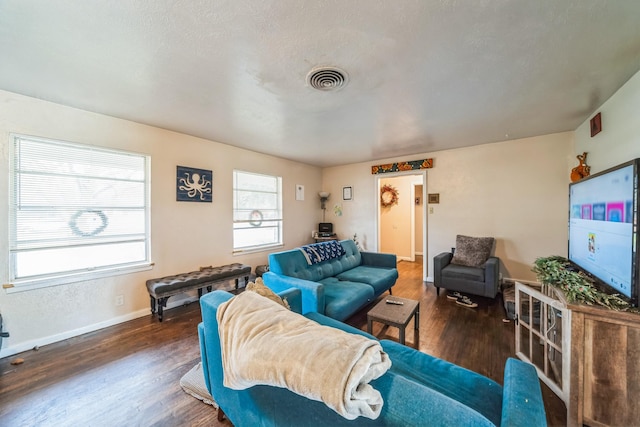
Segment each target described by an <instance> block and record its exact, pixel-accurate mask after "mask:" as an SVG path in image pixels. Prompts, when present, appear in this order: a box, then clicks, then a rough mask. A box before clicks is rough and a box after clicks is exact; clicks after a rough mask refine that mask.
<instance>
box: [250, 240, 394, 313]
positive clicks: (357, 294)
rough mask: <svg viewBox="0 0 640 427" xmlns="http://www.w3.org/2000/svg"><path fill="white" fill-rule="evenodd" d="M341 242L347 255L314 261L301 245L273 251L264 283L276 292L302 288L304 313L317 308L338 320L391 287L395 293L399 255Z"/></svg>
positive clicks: (351, 241) (354, 311)
mask: <svg viewBox="0 0 640 427" xmlns="http://www.w3.org/2000/svg"><path fill="white" fill-rule="evenodd" d="M321 245H323V244H322V243H318V244H315V245H314V244H312V245H309V246H311V247H314V246H320V247H321ZM340 245H342V248H343V249H344V252H345V253H344V255H342V256H340V257H338V258H333V259H328V260H325V261H322V262H319V263H316V264H312V265H309V263H308V261H307V259H306V258H305V255H304V254H303V252H302V251H301V250H300V249H299V248H296V249H291V250H288V251H283V252H276V253H272V254H270V255H269V272H267V273H265V274H263V275H262V279H263V280H264V284H265V285H266V286H268V287H269V288H271V289H272V290H273V291H274V292H281V291H284V290H286V289H289V288H297V289H300V290H301V291H302V313H308V312H311V311H315V312H318V313H320V314H324V315H326V316H329V317H331V318H333V319H337V320H345V319H347V318H349V317H350V316H351V315H352V314H354V313H356V312H357V311H358V310H360V309H361V308H362V307H364V306H366V305H367V304H369V303H371V302H372V301H374V300H375V299H376V298H377V297H378V296H380V295H382V294H383V293H384V292H386V291H387V290H388V291H389V293H391V287H392V286H393V285H395V283H396V279H397V278H398V269H397V268H396V256H395V255H393V254H385V253H377V252H366V251H360V250H358V248H357V246H356V244H355V242H354V241H353V240H342V241H340Z"/></svg>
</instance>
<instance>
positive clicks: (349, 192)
mask: <svg viewBox="0 0 640 427" xmlns="http://www.w3.org/2000/svg"><path fill="white" fill-rule="evenodd" d="M352 198H353V189H352V188H351V187H342V200H351V199H352Z"/></svg>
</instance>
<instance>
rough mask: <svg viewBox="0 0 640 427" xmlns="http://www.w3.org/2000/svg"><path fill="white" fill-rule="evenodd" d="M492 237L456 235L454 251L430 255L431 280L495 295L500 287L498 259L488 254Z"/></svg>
mask: <svg viewBox="0 0 640 427" xmlns="http://www.w3.org/2000/svg"><path fill="white" fill-rule="evenodd" d="M493 243H494V239H493V237H469V236H461V235H458V236H457V237H456V248H455V249H454V251H453V252H443V253H441V254H439V255H436V256H435V257H434V258H433V284H434V286H435V287H436V292H437V294H438V295H440V288H445V289H447V290H449V291H458V292H461V293H466V294H472V295H480V296H483V297H489V298H495V297H496V295H497V294H498V291H499V290H500V260H499V259H498V258H497V257H494V256H491V255H490V254H491V250H492V248H493Z"/></svg>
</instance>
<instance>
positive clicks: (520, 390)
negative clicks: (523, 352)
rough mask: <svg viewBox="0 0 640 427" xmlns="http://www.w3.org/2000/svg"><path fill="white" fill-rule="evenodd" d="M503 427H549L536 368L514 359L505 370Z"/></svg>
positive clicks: (508, 362) (510, 359)
mask: <svg viewBox="0 0 640 427" xmlns="http://www.w3.org/2000/svg"><path fill="white" fill-rule="evenodd" d="M501 425H503V426H515V427H518V426H523V427H525V426H546V425H547V416H546V414H545V411H544V403H543V402H542V391H541V389H540V380H539V379H538V373H537V372H536V368H534V367H533V365H530V364H528V363H525V362H523V361H521V360H518V359H514V358H512V357H510V358H509V359H507V364H506V365H505V368H504V386H503V397H502V423H501Z"/></svg>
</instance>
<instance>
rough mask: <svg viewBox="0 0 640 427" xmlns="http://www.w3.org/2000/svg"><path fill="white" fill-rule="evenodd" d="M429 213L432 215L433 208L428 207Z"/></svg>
mask: <svg viewBox="0 0 640 427" xmlns="http://www.w3.org/2000/svg"><path fill="white" fill-rule="evenodd" d="M429 213H430V214H432V213H433V206H429Z"/></svg>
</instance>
